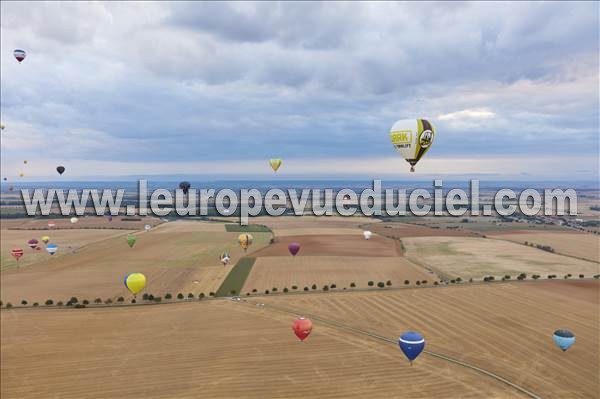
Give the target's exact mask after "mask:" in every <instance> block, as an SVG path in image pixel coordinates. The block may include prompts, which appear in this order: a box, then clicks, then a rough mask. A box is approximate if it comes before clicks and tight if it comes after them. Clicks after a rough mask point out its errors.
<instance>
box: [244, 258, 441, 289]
mask: <svg viewBox="0 0 600 399" xmlns="http://www.w3.org/2000/svg"><path fill="white" fill-rule="evenodd" d="M387 280H390V281H391V282H392V284H393V286H400V285H403V284H404V280H410V281H411V282H412V284H414V283H415V281H416V280H428V282H429V284H432V283H433V281H434V280H437V277H436V276H435V275H433V274H430V273H426V272H425V271H424V270H423V269H422V268H420V267H417V266H415V265H413V264H412V263H410V262H408V261H407V260H406V259H405V258H402V257H366V256H362V257H361V256H297V257H296V258H294V259H292V257H291V256H289V255H288V256H285V257H284V256H266V257H260V258H258V259H257V260H256V263H255V264H254V267H253V268H252V271H251V272H250V275H249V276H248V279H247V280H246V284H245V285H244V288H243V290H242V291H241V292H242V293H246V292H252V290H253V289H257V290H258V291H259V292H264V291H265V290H271V289H272V288H273V287H276V288H277V289H278V290H279V291H282V290H283V288H284V287H287V288H288V289H290V290H291V287H292V285H297V286H298V289H299V290H300V291H301V290H302V289H303V288H304V287H311V286H312V285H313V284H316V285H317V287H318V289H319V290H320V289H321V288H322V287H323V285H326V284H327V285H331V284H334V283H335V284H336V286H337V289H338V290H342V289H343V288H344V287H346V288H350V283H355V284H356V286H357V288H367V287H368V285H367V283H368V282H369V281H374V282H375V284H377V282H379V281H383V282H386V281H387ZM375 289H378V288H376V287H375Z"/></svg>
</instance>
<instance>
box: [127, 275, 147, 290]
mask: <svg viewBox="0 0 600 399" xmlns="http://www.w3.org/2000/svg"><path fill="white" fill-rule="evenodd" d="M124 283H125V287H127V289H128V290H129V291H131V293H132V294H133V295H136V294H137V293H138V292H140V291H141V290H143V289H144V287H145V286H146V276H144V275H143V274H142V273H129V274H127V275H126V276H125V281H124Z"/></svg>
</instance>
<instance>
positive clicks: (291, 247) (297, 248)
mask: <svg viewBox="0 0 600 399" xmlns="http://www.w3.org/2000/svg"><path fill="white" fill-rule="evenodd" d="M288 251H290V253H291V254H292V256H296V254H297V253H298V251H300V244H298V243H297V242H293V243H291V244H290V245H288Z"/></svg>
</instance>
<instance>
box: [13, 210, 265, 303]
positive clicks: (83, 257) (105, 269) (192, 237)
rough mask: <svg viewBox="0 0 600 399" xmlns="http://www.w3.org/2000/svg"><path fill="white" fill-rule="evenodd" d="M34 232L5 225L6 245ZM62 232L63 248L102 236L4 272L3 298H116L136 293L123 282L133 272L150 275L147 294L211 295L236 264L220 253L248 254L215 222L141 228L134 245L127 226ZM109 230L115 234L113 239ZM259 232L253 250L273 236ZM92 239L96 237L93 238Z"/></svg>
mask: <svg viewBox="0 0 600 399" xmlns="http://www.w3.org/2000/svg"><path fill="white" fill-rule="evenodd" d="M217 226H218V227H217ZM217 230H218V231H217ZM29 233H30V232H24V231H20V230H4V231H3V232H2V242H3V245H4V242H5V241H6V242H7V243H8V244H10V243H11V242H13V241H15V240H16V241H22V240H23V237H21V235H23V234H26V235H27V234H29ZM59 234H71V235H70V236H68V237H67V238H68V240H67V239H65V242H64V243H63V244H62V245H61V244H60V242H59V245H61V247H66V246H67V244H73V245H78V244H79V242H80V241H79V237H80V236H84V235H86V234H90V235H93V234H97V236H96V237H97V239H96V241H94V242H90V243H88V244H86V245H85V246H83V247H81V248H79V249H77V250H76V251H75V253H71V252H69V251H65V252H62V255H61V256H58V255H55V256H54V257H51V256H49V255H48V254H45V253H44V254H42V253H40V254H39V256H40V257H41V259H42V260H40V261H36V262H35V263H32V264H29V265H26V266H25V267H22V268H19V269H15V268H13V269H11V270H7V271H5V272H3V273H2V281H1V287H2V289H1V297H2V301H4V302H7V301H10V302H12V303H13V304H17V303H20V302H21V300H22V299H25V300H27V301H29V302H30V303H32V302H34V301H38V302H45V301H46V299H53V300H54V301H57V300H63V301H65V300H67V299H68V298H70V297H71V296H76V297H77V298H78V299H80V300H82V299H83V298H86V299H88V300H93V299H94V298H96V297H99V298H102V299H106V298H111V299H113V300H114V298H115V297H117V296H120V295H122V296H125V297H126V298H127V297H129V296H130V294H129V293H128V291H127V290H126V288H125V286H124V285H123V277H124V275H125V274H126V273H129V272H133V271H137V272H142V273H144V274H145V275H146V277H147V278H148V283H147V286H146V289H145V291H144V292H147V293H152V294H154V295H160V296H162V295H164V294H166V293H171V294H173V295H176V294H177V293H178V292H182V293H184V294H186V295H187V293H190V292H191V293H193V294H195V295H197V294H199V293H201V292H204V293H205V294H208V293H209V292H211V291H216V290H217V288H218V287H219V286H220V284H221V282H222V280H223V279H224V278H225V276H226V275H227V273H228V272H229V269H230V268H231V266H227V267H225V266H223V265H222V264H221V263H220V262H219V259H218V256H219V254H220V253H221V252H222V251H224V250H226V249H227V250H228V251H230V254H231V256H232V261H233V262H235V261H237V260H238V259H239V258H240V257H241V256H242V254H243V252H242V250H241V249H240V248H239V245H238V243H237V236H238V234H237V233H228V232H226V231H225V228H224V225H223V224H220V225H215V224H214V223H204V222H191V221H190V222H187V221H178V222H170V223H166V224H163V225H160V226H158V227H156V228H153V229H152V230H151V231H150V232H147V233H146V232H141V233H136V236H137V238H138V241H137V243H136V244H135V246H134V247H133V248H129V246H128V245H127V243H126V240H125V236H126V235H127V232H122V231H120V232H119V235H118V236H116V237H115V236H114V234H115V231H114V230H113V231H111V230H65V231H61V230H56V231H53V232H51V234H49V235H51V236H52V235H56V237H57V239H58V237H59V236H58V235H59ZM106 234H111V235H112V236H111V237H108V238H107V237H105V236H104V235H106ZM13 236H14V237H15V238H13ZM253 236H254V244H253V246H252V247H251V249H259V248H260V247H261V246H264V245H266V244H267V243H268V240H269V238H270V234H268V233H253ZM27 237H29V236H28V235H27ZM103 238H104V239H103ZM90 241H93V240H92V238H91V237H90ZM27 249H28V248H27ZM59 250H60V249H59ZM4 253H5V251H4V248H3V254H4ZM28 255H29V254H26V255H24V256H23V258H21V261H20V262H19V263H21V262H23V261H24V260H25V258H26V257H27V256H28ZM8 256H10V255H8ZM36 256H38V254H36ZM3 262H4V261H3ZM24 265H25V264H24Z"/></svg>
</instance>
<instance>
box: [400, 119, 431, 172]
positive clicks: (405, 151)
mask: <svg viewBox="0 0 600 399" xmlns="http://www.w3.org/2000/svg"><path fill="white" fill-rule="evenodd" d="M434 137H435V129H434V128H433V125H432V124H431V123H429V121H428V120H426V119H401V120H399V121H396V123H394V125H393V126H392V129H391V130H390V140H391V141H392V144H393V145H394V147H395V148H396V150H398V151H399V152H400V154H401V155H402V157H403V158H404V159H405V160H406V162H408V163H409V164H410V171H411V172H414V171H415V165H416V164H417V162H419V160H420V159H421V157H422V156H423V155H425V153H426V152H427V151H428V150H429V148H431V145H432V144H433V139H434Z"/></svg>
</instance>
